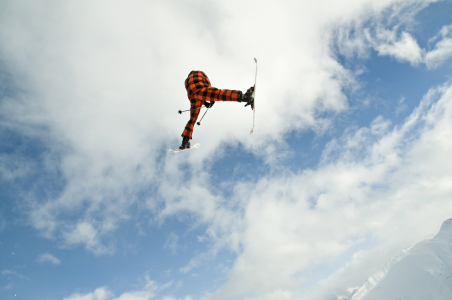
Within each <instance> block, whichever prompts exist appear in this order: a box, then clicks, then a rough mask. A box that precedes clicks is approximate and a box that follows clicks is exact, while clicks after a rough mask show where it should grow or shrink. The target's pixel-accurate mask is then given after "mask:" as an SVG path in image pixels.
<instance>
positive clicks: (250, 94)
mask: <svg viewBox="0 0 452 300" xmlns="http://www.w3.org/2000/svg"><path fill="white" fill-rule="evenodd" d="M253 92H254V86H252V87H250V88H249V89H248V90H247V91H246V93H245V95H244V96H243V99H242V101H245V102H246V105H245V107H247V106H248V105H251V109H254V99H253Z"/></svg>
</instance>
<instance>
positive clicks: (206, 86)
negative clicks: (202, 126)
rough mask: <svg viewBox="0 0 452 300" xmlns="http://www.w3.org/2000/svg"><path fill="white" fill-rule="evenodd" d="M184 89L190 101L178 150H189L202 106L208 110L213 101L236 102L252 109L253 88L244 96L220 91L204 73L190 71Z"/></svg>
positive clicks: (234, 92)
mask: <svg viewBox="0 0 452 300" xmlns="http://www.w3.org/2000/svg"><path fill="white" fill-rule="evenodd" d="M185 89H186V90H187V96H188V100H190V120H189V121H188V122H187V125H186V126H185V129H184V131H183V133H182V145H181V146H180V147H179V149H180V150H183V149H187V148H190V140H191V138H192V135H193V127H194V125H195V123H196V120H197V119H198V115H199V112H200V110H201V107H202V106H203V105H204V106H205V107H206V108H210V107H212V106H213V105H214V104H215V101H236V102H246V105H245V107H247V106H248V105H251V109H254V99H253V97H252V95H253V91H254V86H252V87H250V88H249V89H248V90H247V91H246V93H245V95H243V93H242V92H241V91H238V90H220V89H217V88H214V87H212V86H211V84H210V80H209V78H208V77H207V75H206V74H205V73H204V72H202V71H191V72H190V74H189V75H188V77H187V79H186V80H185ZM208 101H210V102H208Z"/></svg>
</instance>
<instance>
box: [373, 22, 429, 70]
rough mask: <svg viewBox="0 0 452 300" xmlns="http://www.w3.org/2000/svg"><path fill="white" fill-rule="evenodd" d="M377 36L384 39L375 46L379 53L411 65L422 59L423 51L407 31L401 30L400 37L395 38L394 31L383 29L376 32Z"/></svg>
mask: <svg viewBox="0 0 452 300" xmlns="http://www.w3.org/2000/svg"><path fill="white" fill-rule="evenodd" d="M378 38H379V39H381V40H382V41H384V42H380V43H378V44H377V45H376V46H375V49H376V50H377V51H378V54H379V55H389V56H393V57H395V58H396V59H398V60H401V61H407V62H409V63H411V64H412V65H417V64H419V63H421V62H422V61H423V51H422V49H421V48H420V47H419V45H418V43H417V42H416V40H415V39H414V38H413V37H412V36H411V35H410V34H409V33H407V32H402V33H401V36H400V38H396V37H395V36H394V32H390V31H386V30H384V31H382V32H379V33H378Z"/></svg>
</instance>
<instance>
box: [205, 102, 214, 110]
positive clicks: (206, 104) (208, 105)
mask: <svg viewBox="0 0 452 300" xmlns="http://www.w3.org/2000/svg"><path fill="white" fill-rule="evenodd" d="M214 104H215V101H210V102H207V101H206V103H205V104H204V105H205V106H206V108H211V107H212V106H213V105H214Z"/></svg>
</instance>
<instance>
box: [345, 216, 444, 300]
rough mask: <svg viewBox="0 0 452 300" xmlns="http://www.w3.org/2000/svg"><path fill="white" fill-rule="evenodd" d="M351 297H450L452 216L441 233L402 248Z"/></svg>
mask: <svg viewBox="0 0 452 300" xmlns="http://www.w3.org/2000/svg"><path fill="white" fill-rule="evenodd" d="M348 299H350V300H392V299H394V300H451V299H452V219H448V220H446V221H444V223H443V225H442V226H441V229H440V231H439V233H438V234H437V235H436V236H435V237H433V238H431V239H428V240H424V241H422V242H420V243H418V244H416V245H415V246H413V247H411V248H409V249H406V250H404V251H402V252H401V253H400V254H399V255H397V256H395V257H394V258H392V259H391V260H390V261H389V262H388V263H387V264H386V266H385V267H384V269H383V270H382V271H380V272H379V273H377V274H375V275H373V276H371V277H370V278H369V279H368V281H367V282H366V283H365V284H364V285H363V286H362V287H361V288H359V289H358V290H356V291H355V292H354V293H353V294H352V295H350V297H349V298H348Z"/></svg>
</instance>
